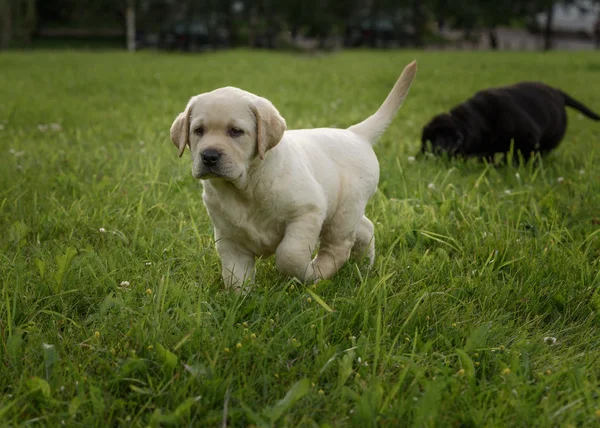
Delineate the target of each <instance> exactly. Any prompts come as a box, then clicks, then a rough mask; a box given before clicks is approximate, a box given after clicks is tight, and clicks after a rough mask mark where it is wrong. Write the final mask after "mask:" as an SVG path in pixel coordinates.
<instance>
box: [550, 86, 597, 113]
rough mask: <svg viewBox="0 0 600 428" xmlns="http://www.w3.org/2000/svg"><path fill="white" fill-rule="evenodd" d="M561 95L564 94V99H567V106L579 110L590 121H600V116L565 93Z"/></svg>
mask: <svg viewBox="0 0 600 428" xmlns="http://www.w3.org/2000/svg"><path fill="white" fill-rule="evenodd" d="M560 93H561V94H562V96H563V98H564V99H565V105H567V106H569V107H572V108H574V109H575V110H579V111H580V112H581V113H583V114H585V115H586V116H587V117H589V118H590V119H594V120H600V116H598V115H597V114H596V113H594V112H593V111H591V110H590V109H589V108H587V107H586V106H584V105H583V104H581V103H580V102H579V101H577V100H576V99H574V98H571V97H570V96H568V95H567V94H565V93H564V92H563V91H560Z"/></svg>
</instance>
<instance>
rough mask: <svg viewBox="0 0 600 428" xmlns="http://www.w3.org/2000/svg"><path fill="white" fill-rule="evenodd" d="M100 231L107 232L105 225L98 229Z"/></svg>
mask: <svg viewBox="0 0 600 428" xmlns="http://www.w3.org/2000/svg"><path fill="white" fill-rule="evenodd" d="M98 231H99V232H100V233H106V229H105V228H103V227H101V228H100V229H98Z"/></svg>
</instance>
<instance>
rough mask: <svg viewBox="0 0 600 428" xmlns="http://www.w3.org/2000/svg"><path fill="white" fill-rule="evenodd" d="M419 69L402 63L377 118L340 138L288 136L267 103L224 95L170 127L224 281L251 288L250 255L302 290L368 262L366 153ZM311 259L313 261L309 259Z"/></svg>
mask: <svg viewBox="0 0 600 428" xmlns="http://www.w3.org/2000/svg"><path fill="white" fill-rule="evenodd" d="M416 71H417V66H416V63H415V62H412V63H411V64H409V65H408V66H407V67H406V68H405V69H404V71H403V72H402V75H401V76H400V78H399V79H398V81H397V82H396V84H395V85H394V88H393V89H392V91H391V92H390V94H389V95H388V97H387V98H386V100H385V101H384V103H383V105H382V106H381V107H380V108H379V110H377V112H376V113H375V114H373V115H372V116H370V117H369V118H367V119H366V120H364V121H363V122H361V123H359V124H356V125H353V126H351V127H350V128H348V129H333V128H320V129H302V130H289V131H286V124H285V120H284V119H283V117H281V115H280V114H279V112H278V111H277V109H276V108H275V107H274V106H273V104H271V102H269V101H268V100H267V99H265V98H261V97H259V96H257V95H254V94H251V93H249V92H246V91H243V90H241V89H237V88H233V87H226V88H220V89H216V90H214V91H212V92H208V93H204V94H200V95H196V96H195V97H193V98H192V99H190V101H189V102H188V104H187V107H186V108H185V110H184V111H183V112H182V113H180V114H179V116H177V118H176V119H175V121H174V122H173V125H172V126H171V140H172V141H173V143H174V144H175V146H177V148H178V149H179V156H181V155H182V154H183V152H184V150H185V148H186V146H188V147H189V148H190V151H191V153H192V175H193V176H194V178H197V179H200V180H202V184H203V187H204V193H203V199H204V203H205V205H206V208H207V209H208V214H209V216H210V218H211V220H212V222H213V225H214V229H215V242H216V247H217V252H218V253H219V257H220V258H221V262H222V267H223V272H222V274H223V280H224V282H225V284H226V285H227V286H229V287H234V288H239V287H242V285H243V284H244V281H245V280H253V279H254V261H255V258H256V257H257V256H269V255H272V254H275V258H276V265H277V269H278V270H279V271H280V272H281V273H282V274H285V275H289V276H294V277H297V278H299V279H300V280H302V281H305V282H310V281H317V280H319V279H321V278H323V279H324V278H329V277H331V276H332V275H334V274H335V273H336V272H337V271H338V269H340V267H341V266H342V265H343V264H344V263H345V262H346V261H347V260H348V259H349V258H350V257H351V256H353V257H355V258H358V257H364V256H366V257H368V259H369V262H370V264H371V265H372V264H373V261H374V259H375V242H374V237H373V232H374V228H373V223H371V221H369V219H368V218H367V217H365V215H364V212H365V207H366V205H367V202H368V201H369V199H370V198H371V196H372V195H373V193H375V190H376V188H377V184H378V181H379V163H378V162H377V158H376V156H375V153H374V152H373V144H375V142H376V141H377V140H378V139H379V137H380V136H381V135H382V134H383V132H384V131H385V130H386V128H387V127H388V126H389V124H390V123H391V121H392V119H393V118H394V115H395V114H396V111H397V110H398V108H399V107H400V105H401V104H402V102H403V101H404V99H405V98H406V96H407V94H408V90H409V88H410V85H411V83H412V81H413V79H414V77H415V74H416ZM317 245H319V251H318V253H317V255H316V257H315V258H314V259H313V253H314V251H315V250H316V248H317Z"/></svg>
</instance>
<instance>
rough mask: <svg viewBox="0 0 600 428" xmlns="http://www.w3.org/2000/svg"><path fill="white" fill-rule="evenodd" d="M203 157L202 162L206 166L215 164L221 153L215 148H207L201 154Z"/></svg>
mask: <svg viewBox="0 0 600 428" xmlns="http://www.w3.org/2000/svg"><path fill="white" fill-rule="evenodd" d="M200 157H201V158H202V163H203V164H204V165H205V166H209V167H210V166H215V165H216V164H217V162H219V159H221V153H220V152H218V151H217V150H215V149H206V150H204V151H203V152H202V154H201V155H200Z"/></svg>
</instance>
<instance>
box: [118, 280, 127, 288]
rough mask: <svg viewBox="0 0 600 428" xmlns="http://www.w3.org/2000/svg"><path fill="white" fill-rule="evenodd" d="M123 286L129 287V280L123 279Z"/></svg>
mask: <svg viewBox="0 0 600 428" xmlns="http://www.w3.org/2000/svg"><path fill="white" fill-rule="evenodd" d="M120 285H121V287H129V281H121V284H120Z"/></svg>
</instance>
